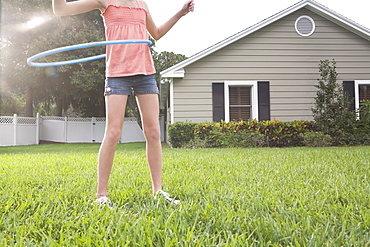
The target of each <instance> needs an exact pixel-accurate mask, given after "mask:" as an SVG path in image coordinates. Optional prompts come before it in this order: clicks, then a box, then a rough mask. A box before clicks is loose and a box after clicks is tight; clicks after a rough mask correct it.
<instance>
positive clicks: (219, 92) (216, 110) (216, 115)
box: [212, 83, 225, 122]
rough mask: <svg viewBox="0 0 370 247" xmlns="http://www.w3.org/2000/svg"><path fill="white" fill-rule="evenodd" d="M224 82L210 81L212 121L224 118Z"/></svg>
mask: <svg viewBox="0 0 370 247" xmlns="http://www.w3.org/2000/svg"><path fill="white" fill-rule="evenodd" d="M224 91H225V89H224V83H212V106H213V121H214V122H220V121H221V120H225V94H224Z"/></svg>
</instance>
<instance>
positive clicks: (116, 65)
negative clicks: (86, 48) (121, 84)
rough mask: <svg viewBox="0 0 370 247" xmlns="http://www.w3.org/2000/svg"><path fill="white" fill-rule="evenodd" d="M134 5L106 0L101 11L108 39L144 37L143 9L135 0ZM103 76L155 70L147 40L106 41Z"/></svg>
mask: <svg viewBox="0 0 370 247" xmlns="http://www.w3.org/2000/svg"><path fill="white" fill-rule="evenodd" d="M137 4H138V6H139V7H138V8H130V7H124V6H117V5H116V0H109V1H108V7H107V8H106V9H105V11H104V13H103V14H102V16H103V20H104V25H105V36H106V39H107V40H108V41H110V40H127V39H145V40H148V33H147V30H146V16H147V12H146V10H145V9H144V7H143V3H142V1H140V0H137ZM106 52H107V57H106V76H107V77H121V76H132V75H151V74H154V73H155V68H154V62H153V58H152V55H151V53H150V48H149V45H148V44H122V45H108V46H107V48H106Z"/></svg>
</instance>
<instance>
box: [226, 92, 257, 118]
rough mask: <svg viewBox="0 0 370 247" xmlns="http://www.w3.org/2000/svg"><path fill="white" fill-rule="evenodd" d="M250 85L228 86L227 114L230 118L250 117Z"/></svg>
mask: <svg viewBox="0 0 370 247" xmlns="http://www.w3.org/2000/svg"><path fill="white" fill-rule="evenodd" d="M251 109H252V102H251V87H250V86H242V87H238V86H230V88H229V114H230V118H229V119H230V120H232V121H234V120H236V121H240V120H248V119H251Z"/></svg>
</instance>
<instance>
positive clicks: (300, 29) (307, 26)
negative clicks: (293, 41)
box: [295, 15, 316, 36]
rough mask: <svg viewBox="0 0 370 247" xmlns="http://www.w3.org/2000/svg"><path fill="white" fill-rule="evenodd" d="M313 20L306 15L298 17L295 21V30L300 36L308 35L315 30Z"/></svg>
mask: <svg viewBox="0 0 370 247" xmlns="http://www.w3.org/2000/svg"><path fill="white" fill-rule="evenodd" d="M315 27H316V26H315V21H314V20H313V19H312V18H311V17H309V16H306V15H303V16H301V17H299V18H298V19H297V20H296V21H295V30H296V31H297V33H298V34H299V35H301V36H310V35H311V34H313V32H314V31H315Z"/></svg>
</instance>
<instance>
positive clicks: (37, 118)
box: [36, 113, 40, 145]
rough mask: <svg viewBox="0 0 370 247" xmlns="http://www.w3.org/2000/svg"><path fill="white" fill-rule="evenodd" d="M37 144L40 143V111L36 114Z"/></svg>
mask: <svg viewBox="0 0 370 247" xmlns="http://www.w3.org/2000/svg"><path fill="white" fill-rule="evenodd" d="M36 144H37V145H38V144H40V113H37V114H36Z"/></svg>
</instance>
